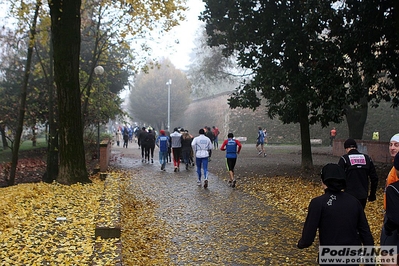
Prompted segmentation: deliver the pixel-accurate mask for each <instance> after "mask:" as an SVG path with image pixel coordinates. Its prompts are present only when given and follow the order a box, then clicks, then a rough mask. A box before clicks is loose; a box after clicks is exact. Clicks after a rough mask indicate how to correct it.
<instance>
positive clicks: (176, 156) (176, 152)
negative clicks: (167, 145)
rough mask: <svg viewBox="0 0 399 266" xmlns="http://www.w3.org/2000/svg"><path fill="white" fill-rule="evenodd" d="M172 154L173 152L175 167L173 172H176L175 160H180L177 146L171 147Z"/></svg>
mask: <svg viewBox="0 0 399 266" xmlns="http://www.w3.org/2000/svg"><path fill="white" fill-rule="evenodd" d="M172 154H173V166H174V167H175V172H177V162H178V161H179V160H180V156H179V153H178V150H177V148H172Z"/></svg>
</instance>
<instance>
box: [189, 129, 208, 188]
mask: <svg viewBox="0 0 399 266" xmlns="http://www.w3.org/2000/svg"><path fill="white" fill-rule="evenodd" d="M198 133H199V134H200V135H199V136H197V137H195V138H194V139H193V142H192V143H191V146H192V148H193V152H194V156H195V163H196V165H197V174H198V181H197V185H198V186H201V168H203V169H204V188H207V187H208V157H209V151H210V150H212V142H211V140H210V139H209V138H208V137H207V136H205V131H204V129H203V128H201V129H200V130H199V132H198Z"/></svg>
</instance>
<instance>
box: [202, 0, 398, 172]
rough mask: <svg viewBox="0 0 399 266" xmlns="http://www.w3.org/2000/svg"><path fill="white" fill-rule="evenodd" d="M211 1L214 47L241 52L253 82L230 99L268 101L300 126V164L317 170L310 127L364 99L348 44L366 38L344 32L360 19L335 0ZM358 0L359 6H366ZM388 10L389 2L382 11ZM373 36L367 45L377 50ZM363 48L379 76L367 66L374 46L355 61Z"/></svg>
mask: <svg viewBox="0 0 399 266" xmlns="http://www.w3.org/2000/svg"><path fill="white" fill-rule="evenodd" d="M205 2H206V10H205V11H204V12H203V14H202V19H203V20H204V21H205V22H206V23H207V24H206V30H207V34H208V35H209V39H208V44H209V45H210V46H221V47H222V48H223V53H224V55H225V56H230V55H231V54H233V53H235V52H236V53H237V54H238V62H239V65H240V66H241V67H243V68H247V69H250V70H252V76H251V77H250V80H248V81H244V82H243V83H242V84H241V86H240V87H239V88H238V89H237V91H236V92H235V93H234V94H233V95H232V96H231V97H230V99H229V104H230V107H232V108H236V107H244V108H252V109H256V108H257V107H258V106H260V105H261V104H262V101H261V100H262V99H266V103H265V105H266V107H267V109H268V114H269V116H270V117H271V118H273V117H275V116H278V117H279V118H280V119H281V120H282V121H283V122H284V123H299V125H300V134H301V145H302V168H304V169H307V168H312V167H313V161H312V154H311V146H310V134H309V126H310V125H312V124H315V123H321V125H322V126H323V127H324V126H328V124H329V123H330V122H335V123H339V122H341V121H342V118H343V115H344V114H345V109H344V107H345V106H348V105H350V104H357V103H360V99H361V97H363V96H364V91H365V86H354V85H355V83H353V82H352V83H349V82H350V81H353V79H352V76H353V75H357V76H361V71H364V69H363V68H362V67H360V68H359V67H358V68H356V70H354V68H353V66H356V64H359V62H361V61H360V60H356V61H351V60H350V59H349V60H348V57H347V55H348V54H353V51H354V50H353V49H354V47H353V46H352V47H349V46H346V45H348V44H349V40H350V38H352V39H351V42H352V43H358V42H359V40H358V39H357V37H361V38H366V37H367V36H364V35H360V36H358V35H352V36H351V37H350V36H349V35H348V32H352V33H356V32H357V31H356V28H353V29H351V30H347V31H345V29H347V28H350V25H351V22H352V21H350V20H349V21H348V20H347V19H348V18H355V19H359V20H362V18H359V17H356V16H354V17H352V16H347V17H345V16H343V14H342V13H341V12H340V11H339V10H338V9H337V8H336V7H335V6H334V5H336V4H337V3H341V2H335V1H310V2H309V1H308V2H303V1H277V2H276V1H271V0H270V1H262V2H259V1H245V0H242V1H241V0H237V1H235V0H231V1H227V3H223V5H222V4H221V3H220V2H219V1H215V0H208V1H205ZM346 2H347V1H346ZM353 2H357V1H351V3H353ZM358 2H359V3H360V2H361V3H360V4H359V6H361V5H362V4H363V3H364V1H358ZM366 2H367V1H366ZM345 8H346V7H345ZM348 8H350V7H348ZM386 11H387V9H386V7H385V6H384V8H382V10H380V11H379V12H378V14H383V13H384V12H386ZM362 14H363V15H365V13H362ZM358 15H359V14H358ZM359 23H360V22H359ZM373 32H374V31H373ZM385 34H386V33H385ZM354 39H356V42H354V41H353V40H354ZM342 40H345V41H342ZM372 40H375V39H374V38H373V39H372ZM372 40H370V41H368V42H367V43H368V44H374V47H377V46H376V43H373V42H372ZM362 41H363V39H362ZM362 47H366V45H364V46H362ZM391 51H392V50H391ZM364 53H369V54H371V56H367V59H370V61H367V62H366V63H367V64H365V65H366V66H367V68H366V69H367V74H369V73H373V71H375V68H374V69H372V67H371V65H369V63H371V62H372V61H371V58H373V57H375V54H373V53H372V51H371V50H370V49H369V50H368V51H366V50H361V51H360V52H359V54H358V55H357V56H358V57H356V58H360V56H361V55H362V54H364ZM363 62H364V61H363ZM350 64H353V65H352V66H351V65H350ZM357 66H359V65H357ZM375 74H376V73H375V72H374V75H375ZM374 81H376V80H375V79H374ZM372 83H373V82H370V83H368V82H366V83H364V84H368V85H370V84H372ZM364 84H363V85H364ZM356 85H357V84H356ZM367 88H369V87H367ZM367 88H366V89H367ZM366 91H367V90H366ZM381 91H382V90H378V92H381ZM385 93H386V91H385ZM348 95H349V96H348ZM358 96H361V97H358Z"/></svg>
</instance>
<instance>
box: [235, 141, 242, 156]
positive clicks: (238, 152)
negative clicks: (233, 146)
mask: <svg viewBox="0 0 399 266" xmlns="http://www.w3.org/2000/svg"><path fill="white" fill-rule="evenodd" d="M235 141H236V143H237V147H238V150H237V154H240V151H241V148H242V145H241V142H240V141H239V140H235Z"/></svg>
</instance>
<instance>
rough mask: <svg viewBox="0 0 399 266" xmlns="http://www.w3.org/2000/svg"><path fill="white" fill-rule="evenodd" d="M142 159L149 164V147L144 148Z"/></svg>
mask: <svg viewBox="0 0 399 266" xmlns="http://www.w3.org/2000/svg"><path fill="white" fill-rule="evenodd" d="M144 157H145V159H146V161H147V163H149V162H150V147H149V146H146V147H145V155H144Z"/></svg>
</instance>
